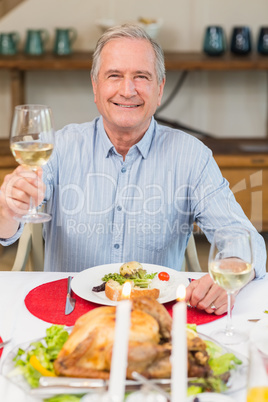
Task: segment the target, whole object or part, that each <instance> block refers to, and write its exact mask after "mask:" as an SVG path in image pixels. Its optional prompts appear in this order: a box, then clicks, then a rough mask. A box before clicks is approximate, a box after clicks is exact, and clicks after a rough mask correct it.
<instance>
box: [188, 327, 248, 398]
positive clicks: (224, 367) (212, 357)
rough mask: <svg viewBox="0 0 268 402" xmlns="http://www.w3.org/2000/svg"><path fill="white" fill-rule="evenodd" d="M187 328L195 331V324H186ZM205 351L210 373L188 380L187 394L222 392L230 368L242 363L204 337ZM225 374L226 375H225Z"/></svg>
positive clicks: (224, 389)
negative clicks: (206, 376)
mask: <svg viewBox="0 0 268 402" xmlns="http://www.w3.org/2000/svg"><path fill="white" fill-rule="evenodd" d="M187 328H189V329H191V330H193V331H196V332H197V327H196V325H195V324H187ZM204 342H205V343H206V346H207V347H206V351H207V353H208V355H209V360H208V364H209V366H210V368H211V370H212V375H211V376H209V377H208V378H198V379H194V380H193V381H192V380H190V381H189V387H188V395H189V396H190V395H195V394H198V393H201V392H206V391H213V392H218V393H221V392H224V391H226V389H227V385H226V381H225V379H226V378H228V373H229V371H230V370H233V369H235V367H236V366H237V365H240V364H242V361H241V360H240V359H238V358H237V357H236V356H235V355H234V354H233V353H224V354H223V350H222V347H221V346H220V345H218V344H216V343H214V342H213V341H209V340H206V339H204ZM226 374H227V377H226Z"/></svg>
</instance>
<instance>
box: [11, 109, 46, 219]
mask: <svg viewBox="0 0 268 402" xmlns="http://www.w3.org/2000/svg"><path fill="white" fill-rule="evenodd" d="M53 143H54V125H53V117H52V111H51V109H50V108H49V107H48V106H45V105H20V106H16V107H15V111H14V115H13V120H12V126H11V133H10V149H11V151H12V154H13V156H14V158H15V159H16V161H17V162H18V163H19V164H20V165H24V166H28V167H29V168H30V169H31V170H33V171H35V170H37V168H38V167H40V166H43V165H45V164H46V163H47V162H48V160H49V158H50V156H51V154H52V151H53ZM16 219H18V220H19V221H20V222H23V223H27V222H32V223H40V222H48V221H49V220H50V219H51V216H50V215H49V214H46V213H44V212H40V211H37V208H36V206H35V205H34V200H33V198H32V197H31V199H30V207H29V211H28V213H26V214H25V215H23V216H20V217H18V218H16Z"/></svg>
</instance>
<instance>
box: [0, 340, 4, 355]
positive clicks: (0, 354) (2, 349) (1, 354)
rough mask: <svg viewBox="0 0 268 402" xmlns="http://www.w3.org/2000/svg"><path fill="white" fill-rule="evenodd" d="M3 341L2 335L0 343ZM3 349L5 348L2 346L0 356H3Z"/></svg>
mask: <svg viewBox="0 0 268 402" xmlns="http://www.w3.org/2000/svg"><path fill="white" fill-rule="evenodd" d="M1 342H3V339H2V338H1V336H0V343H1ZM3 350H4V348H1V349H0V357H1V356H2V353H3Z"/></svg>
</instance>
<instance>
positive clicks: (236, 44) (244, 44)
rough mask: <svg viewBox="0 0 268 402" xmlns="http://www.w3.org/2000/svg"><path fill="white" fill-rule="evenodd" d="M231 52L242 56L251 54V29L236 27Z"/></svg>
mask: <svg viewBox="0 0 268 402" xmlns="http://www.w3.org/2000/svg"><path fill="white" fill-rule="evenodd" d="M231 52H232V53H235V54H240V55H243V54H248V53H250V52H251V33H250V29H249V27H246V26H245V27H235V28H234V29H233V33H232V38H231Z"/></svg>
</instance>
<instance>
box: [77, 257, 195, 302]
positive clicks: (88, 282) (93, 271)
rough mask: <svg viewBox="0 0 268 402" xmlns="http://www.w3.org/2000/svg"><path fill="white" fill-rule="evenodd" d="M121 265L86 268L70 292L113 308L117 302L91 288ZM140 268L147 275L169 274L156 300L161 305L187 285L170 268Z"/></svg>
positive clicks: (186, 280)
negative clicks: (179, 287) (162, 290)
mask: <svg viewBox="0 0 268 402" xmlns="http://www.w3.org/2000/svg"><path fill="white" fill-rule="evenodd" d="M122 264H123V263H115V264H105V265H98V266H96V267H92V268H88V269H85V270H84V271H81V272H79V273H78V274H76V275H74V277H73V279H72V283H71V287H72V290H73V291H74V292H75V293H76V294H77V295H78V296H79V297H81V298H82V299H84V300H88V301H91V302H94V303H98V304H102V305H107V306H115V305H116V304H117V302H116V301H113V300H110V299H108V298H107V297H106V296H105V292H93V291H92V288H93V286H98V285H101V284H102V282H103V280H102V278H103V277H104V275H107V274H109V273H115V272H116V273H119V269H120V267H121V265H122ZM142 266H143V268H144V269H145V270H146V271H147V273H153V272H157V273H159V272H162V271H164V272H167V273H168V274H169V276H170V279H169V281H168V289H167V291H166V292H165V294H164V296H163V297H162V296H161V294H160V297H159V298H158V299H157V301H158V302H159V303H161V304H162V303H167V302H170V301H172V300H175V299H176V290H177V287H178V285H179V284H183V285H184V286H186V287H187V286H188V285H189V280H188V279H187V278H186V276H185V274H184V273H182V272H178V271H176V270H174V269H171V268H167V267H162V266H161V265H154V264H145V263H142Z"/></svg>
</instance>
